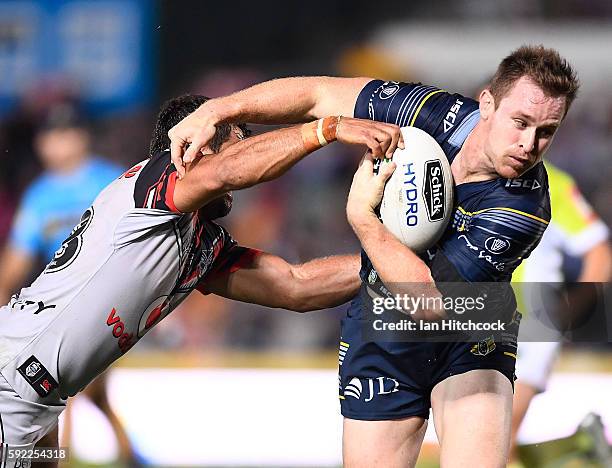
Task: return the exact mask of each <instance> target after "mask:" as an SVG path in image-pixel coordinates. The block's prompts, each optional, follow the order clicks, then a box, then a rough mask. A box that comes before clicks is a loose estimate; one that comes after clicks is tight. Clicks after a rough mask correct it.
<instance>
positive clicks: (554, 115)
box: [484, 77, 565, 179]
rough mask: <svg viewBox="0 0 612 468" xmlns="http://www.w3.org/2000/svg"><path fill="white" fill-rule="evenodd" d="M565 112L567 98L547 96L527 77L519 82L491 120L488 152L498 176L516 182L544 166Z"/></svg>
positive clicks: (487, 141)
mask: <svg viewBox="0 0 612 468" xmlns="http://www.w3.org/2000/svg"><path fill="white" fill-rule="evenodd" d="M489 96H490V94H489ZM564 112H565V97H549V96H546V95H545V94H544V92H543V91H542V90H541V89H540V88H539V87H538V86H537V85H536V84H535V83H533V82H532V81H531V80H529V79H528V78H527V77H523V78H521V79H519V80H518V81H517V82H516V83H515V84H514V87H513V88H512V89H511V90H510V92H508V94H507V95H506V96H504V97H503V98H502V99H501V101H500V102H499V105H498V106H497V109H494V110H492V111H491V113H490V115H489V116H488V118H489V119H490V121H489V122H488V123H489V127H488V128H489V132H488V138H487V139H486V142H485V148H484V151H485V154H486V156H487V157H488V159H489V161H490V163H491V164H492V166H493V168H494V170H495V172H497V174H499V175H500V176H501V177H503V178H507V179H513V178H516V177H520V176H521V175H522V174H524V173H525V172H526V171H528V170H529V169H531V168H532V167H533V166H534V165H535V164H536V163H538V162H540V161H541V160H542V156H543V155H544V153H545V152H546V150H547V149H548V147H549V146H550V144H551V143H552V140H553V137H554V135H555V132H556V131H557V128H558V127H559V125H560V124H561V121H562V120H563V115H564Z"/></svg>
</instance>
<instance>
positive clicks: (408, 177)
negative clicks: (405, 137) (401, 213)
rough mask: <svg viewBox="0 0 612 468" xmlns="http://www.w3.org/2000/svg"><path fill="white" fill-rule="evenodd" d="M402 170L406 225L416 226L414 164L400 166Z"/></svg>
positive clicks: (416, 205)
mask: <svg viewBox="0 0 612 468" xmlns="http://www.w3.org/2000/svg"><path fill="white" fill-rule="evenodd" d="M402 166H403V168H404V176H405V177H404V194H405V195H406V224H407V225H408V226H416V225H417V224H418V223H419V217H418V213H419V204H418V203H417V198H418V190H417V184H416V173H415V172H414V169H413V166H414V163H407V164H402Z"/></svg>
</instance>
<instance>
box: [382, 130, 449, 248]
mask: <svg viewBox="0 0 612 468" xmlns="http://www.w3.org/2000/svg"><path fill="white" fill-rule="evenodd" d="M401 132H402V135H403V137H404V144H405V148H404V149H399V148H398V149H397V150H395V153H393V162H395V164H396V166H397V167H396V169H395V172H394V173H393V175H392V176H391V177H390V178H389V180H388V181H387V184H386V186H385V192H384V195H383V199H382V202H381V205H380V217H381V220H382V222H383V224H384V225H385V226H386V227H387V229H389V231H391V232H392V233H393V234H394V235H395V237H397V238H398V239H399V240H400V242H402V243H403V244H404V245H406V246H408V247H410V248H411V249H412V250H414V251H415V252H422V251H424V250H427V249H428V248H430V247H432V246H433V245H434V244H435V243H436V242H437V241H438V239H440V237H441V236H442V234H443V233H444V230H445V229H446V226H447V225H448V222H449V220H450V217H451V214H452V208H453V176H452V173H451V168H450V164H449V163H448V159H447V158H446V155H445V154H444V151H443V150H442V148H441V147H440V145H438V142H437V141H436V140H435V139H434V138H433V137H432V136H431V135H429V134H428V133H426V132H424V131H423V130H421V129H418V128H415V127H403V128H402V129H401Z"/></svg>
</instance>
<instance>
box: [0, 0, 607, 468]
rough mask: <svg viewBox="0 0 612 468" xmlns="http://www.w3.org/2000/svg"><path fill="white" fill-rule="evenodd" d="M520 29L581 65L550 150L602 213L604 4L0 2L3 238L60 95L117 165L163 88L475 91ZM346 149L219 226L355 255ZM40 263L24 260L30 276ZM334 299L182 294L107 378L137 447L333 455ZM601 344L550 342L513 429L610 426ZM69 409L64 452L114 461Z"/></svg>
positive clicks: (146, 133) (177, 454) (572, 0)
mask: <svg viewBox="0 0 612 468" xmlns="http://www.w3.org/2000/svg"><path fill="white" fill-rule="evenodd" d="M523 43H543V44H544V45H546V46H549V47H555V48H557V49H558V50H559V51H560V52H561V54H562V55H564V56H565V57H566V58H568V59H569V60H570V61H571V62H572V63H573V64H574V65H575V67H576V68H577V70H578V72H579V75H580V78H581V81H582V83H583V87H582V89H581V91H580V95H579V98H578V99H577V101H576V102H575V104H574V107H573V108H572V110H571V112H570V113H569V115H568V117H567V119H566V123H565V124H564V126H563V128H562V130H561V131H560V133H559V135H558V136H557V137H556V140H555V142H554V144H553V147H552V148H551V150H550V151H549V153H548V157H549V159H550V160H552V161H553V162H554V163H556V164H557V165H558V166H559V167H561V168H563V169H565V170H567V171H569V172H570V173H571V174H572V175H573V176H574V177H575V179H576V180H577V182H578V184H579V185H580V187H581V190H582V191H583V193H584V195H585V196H586V197H587V199H588V200H589V201H590V202H591V204H592V205H593V206H594V207H595V209H596V210H597V212H598V213H599V214H600V216H601V217H602V219H603V220H604V221H606V223H607V224H608V225H609V224H610V223H611V222H612V204H611V203H610V202H611V200H612V186H611V185H610V182H609V181H610V178H611V177H612V171H611V165H610V157H611V156H612V53H611V51H610V48H611V47H612V3H611V2H610V1H608V0H589V1H578V0H555V1H552V0H503V1H478V0H455V1H453V2H446V1H438V0H428V1H412V2H407V1H376V2H372V1H367V2H366V1H333V0H326V1H323V0H311V1H308V2H293V1H259V2H255V1H249V2H246V1H240V0H238V1H233V2H204V1H197V0H193V1H186V0H173V1H170V0H166V1H147V0H121V1H119V0H100V1H94V0H91V1H85V0H81V1H77V0H46V1H45V0H15V1H7V0H0V150H1V153H0V243H2V244H5V243H7V239H8V237H9V232H10V228H11V223H12V220H13V216H14V214H15V213H16V211H17V208H18V206H19V203H20V199H21V197H22V195H23V194H24V191H25V190H26V188H27V187H28V185H29V184H30V183H31V182H32V181H33V180H34V179H35V178H36V177H37V176H38V175H40V174H41V171H42V170H43V166H42V164H41V161H40V160H39V158H38V157H37V154H36V150H35V145H34V142H35V134H36V128H37V125H38V122H39V120H40V118H41V116H43V115H45V113H46V112H47V111H48V109H50V108H52V107H53V106H55V105H57V104H58V103H61V102H65V101H67V100H70V101H78V102H80V103H81V104H82V105H83V107H84V109H85V111H86V113H87V117H88V119H89V122H90V124H91V128H92V144H93V150H94V152H95V154H98V155H100V156H102V157H104V158H106V159H107V160H110V161H112V162H114V163H115V164H116V165H118V166H121V167H124V168H128V167H130V166H131V165H132V164H133V163H135V162H137V161H140V160H142V159H144V158H146V157H147V150H148V140H149V137H150V133H151V131H152V125H153V122H154V119H155V115H156V112H157V109H158V108H159V106H160V104H161V103H162V102H163V101H164V100H166V99H168V98H170V97H173V96H176V95H180V94H183V93H187V92H191V93H200V94H205V95H208V96H211V97H214V96H219V95H224V94H228V93H230V92H232V91H235V90H237V89H241V88H244V87H246V86H249V85H251V84H254V83H256V82H260V81H264V80H267V79H271V78H275V77H281V76H291V75H315V74H327V75H345V76H355V75H366V76H372V77H379V78H387V79H396V80H403V81H423V82H426V83H428V84H432V85H436V86H439V87H442V88H444V89H447V90H449V91H455V92H460V93H463V94H465V95H473V93H474V92H475V91H476V90H477V89H478V88H479V87H480V86H481V85H482V84H484V83H485V82H486V81H487V80H488V78H489V77H490V76H491V75H492V73H493V72H494V70H495V68H496V65H497V63H498V62H499V61H500V60H501V59H502V58H503V57H504V56H505V55H507V54H508V53H509V52H510V51H511V50H513V49H514V48H516V47H518V46H519V45H521V44H523ZM257 130H258V131H259V130H261V129H257ZM359 156H360V154H359V151H356V150H355V149H353V148H346V147H342V146H340V145H331V146H330V147H328V148H326V149H324V150H322V151H319V152H318V154H315V155H313V156H312V157H310V158H307V159H306V160H305V161H303V162H302V163H300V164H299V165H298V166H297V167H295V168H294V169H293V170H292V171H291V172H290V173H289V174H287V175H286V176H284V177H283V178H282V179H280V180H278V181H275V182H273V183H269V184H265V185H263V186H260V187H257V188H254V189H249V190H245V191H244V192H240V193H238V194H235V201H234V210H233V212H232V213H231V215H230V216H229V217H228V218H227V219H226V220H224V221H223V224H224V225H225V226H226V227H227V228H228V229H229V230H230V232H231V233H232V234H233V235H234V237H235V238H236V239H237V240H238V241H239V242H240V243H241V244H244V245H248V246H253V247H257V248H259V249H264V250H267V251H270V252H273V253H276V254H279V255H281V256H283V257H285V258H287V259H289V260H290V261H293V262H299V261H304V260H308V259H310V258H313V257H316V256H322V255H328V254H332V253H347V252H355V251H357V250H358V243H357V242H356V239H355V238H354V236H353V235H352V233H351V230H350V228H349V226H348V225H347V223H346V220H345V215H344V202H345V199H346V194H347V192H348V188H349V183H350V180H351V178H352V174H353V171H354V168H355V166H356V163H357V161H358V158H359ZM69 222H70V223H71V224H70V225H74V224H75V223H76V222H73V220H72V219H71V220H69ZM48 228H49V229H52V228H53V227H52V226H49V227H48ZM48 260H49V258H45V256H44V255H41V256H40V257H39V258H37V262H36V266H35V267H34V268H33V269H32V271H31V273H30V275H29V277H30V278H31V277H34V276H36V274H37V273H38V272H39V271H40V269H41V267H42V265H44V264H45V263H46V262H47V261H48ZM343 311H344V307H339V308H337V309H336V310H330V311H325V312H317V313H313V314H309V315H306V316H298V315H296V314H293V313H290V312H286V311H281V310H266V309H263V308H261V307H258V306H252V305H244V304H238V303H233V302H229V301H225V300H223V299H219V298H215V297H203V296H201V295H197V293H196V294H194V295H193V296H192V297H190V298H189V299H188V300H187V301H186V302H185V304H184V305H182V306H181V308H180V309H179V310H177V311H176V312H174V313H173V314H172V315H171V316H169V317H168V318H166V319H165V320H164V322H162V323H161V324H160V325H158V326H157V327H156V328H155V329H154V330H153V332H151V333H149V334H148V335H147V336H146V338H145V339H143V340H142V341H141V342H140V343H139V344H138V345H137V346H136V347H135V348H134V349H133V350H132V351H131V352H130V353H129V354H128V355H127V356H126V357H125V358H124V359H122V360H120V361H119V362H118V364H117V366H116V367H115V369H114V370H113V371H112V372H111V373H110V375H109V376H108V382H107V384H108V394H109V398H110V402H111V404H112V406H113V407H114V408H115V410H116V412H117V414H118V417H119V419H120V421H122V422H123V424H124V426H125V428H126V430H127V435H128V437H129V439H130V441H131V443H132V445H133V447H134V449H135V451H136V452H137V454H138V457H139V458H140V460H141V461H142V462H144V463H147V464H153V465H156V464H157V465H161V464H163V465H215V466H216V465H220V466H221V465H225V466H236V465H238V466H247V465H250V466H338V465H339V464H340V437H341V433H340V427H341V418H340V416H339V404H338V399H337V377H336V371H335V367H336V360H337V357H336V355H337V351H336V347H337V343H338V339H339V334H338V332H339V318H340V317H341V316H342V314H343ZM84 313H85V311H84ZM610 350H612V348H611V347H610V345H609V344H596V345H589V346H585V345H581V346H577V345H573V346H571V347H566V348H565V349H564V355H563V356H562V359H561V361H560V362H559V364H558V368H557V372H556V373H555V376H554V377H553V380H552V382H551V385H550V391H549V392H548V393H545V394H543V395H541V396H539V397H538V398H537V399H536V401H535V403H534V406H533V407H532V409H531V410H530V413H529V415H528V417H527V421H526V425H525V427H524V429H523V431H522V434H521V437H522V439H523V440H524V441H525V442H539V441H543V440H548V439H553V438H557V437H562V436H566V435H569V434H571V433H573V431H574V430H575V428H576V426H577V424H578V423H579V422H580V420H581V419H582V417H583V416H584V415H585V414H586V413H588V412H589V411H592V410H595V411H596V412H598V413H599V414H601V416H602V417H603V419H604V422H605V423H606V424H607V426H608V439H609V440H610V441H612V403H611V399H610V397H609V395H611V394H612V373H611V372H612V358H611V356H610ZM71 418H72V421H73V423H72V430H71V439H72V447H73V452H72V454H73V459H74V461H77V459H78V460H80V461H81V462H89V463H106V464H112V463H114V460H115V458H116V456H117V453H118V452H117V451H118V445H117V442H116V440H115V439H114V436H113V433H112V431H110V430H109V427H108V423H107V422H106V421H105V420H104V418H102V417H101V416H100V415H99V414H98V412H97V409H96V408H95V407H93V406H92V405H90V403H88V401H87V399H86V398H81V399H78V400H77V403H76V404H75V406H74V408H73V411H72V416H71ZM428 440H429V441H431V442H433V441H435V437H434V436H432V435H431V434H430V435H429V436H428Z"/></svg>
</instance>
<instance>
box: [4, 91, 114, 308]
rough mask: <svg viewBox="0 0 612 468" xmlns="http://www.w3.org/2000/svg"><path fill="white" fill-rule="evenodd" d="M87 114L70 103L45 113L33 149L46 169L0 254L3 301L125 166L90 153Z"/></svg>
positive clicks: (46, 258)
mask: <svg viewBox="0 0 612 468" xmlns="http://www.w3.org/2000/svg"><path fill="white" fill-rule="evenodd" d="M85 124H86V122H85V120H84V117H83V116H82V115H81V114H80V112H79V110H78V108H77V106H76V105H75V104H74V103H71V102H61V103H57V104H54V105H53V106H52V107H51V108H50V109H49V110H48V112H47V114H46V115H45V116H44V117H43V118H42V120H41V122H40V126H39V128H38V129H37V130H36V132H35V136H34V148H35V150H36V153H37V155H38V156H39V158H40V160H41V162H42V164H43V166H44V168H45V171H44V173H43V174H42V175H40V176H39V177H38V178H37V179H36V180H34V182H32V184H31V185H30V186H29V187H28V188H27V190H26V192H25V194H24V196H23V198H22V200H21V203H20V207H19V210H18V212H17V216H16V218H15V220H14V222H13V226H12V229H11V232H10V236H9V240H8V242H7V245H6V247H5V249H4V252H3V254H2V257H1V258H0V302H2V303H3V304H4V303H7V302H8V300H9V298H10V295H11V294H13V293H14V292H16V290H17V289H18V288H19V287H21V286H22V285H23V283H24V282H25V281H26V279H27V278H28V277H29V275H30V274H31V273H32V270H33V269H34V267H35V266H37V260H38V259H43V260H44V261H45V262H47V261H49V260H50V259H51V258H52V257H53V254H54V252H55V250H56V249H57V248H58V247H59V246H60V245H61V243H62V241H63V240H64V239H65V238H66V237H68V235H69V234H70V231H71V230H72V228H73V227H74V226H75V225H76V224H77V222H78V221H79V218H80V216H81V214H82V213H83V211H84V210H85V209H86V208H87V207H88V206H89V205H90V204H91V202H93V200H94V198H95V197H96V195H97V194H98V192H100V190H102V188H104V187H105V186H106V185H107V184H108V183H109V182H110V181H111V180H113V179H114V178H115V177H118V176H119V175H120V174H121V168H120V167H118V166H116V165H115V164H112V163H110V162H107V161H105V160H104V159H101V158H99V157H95V156H93V155H91V154H90V150H89V146H90V134H89V132H88V130H87V129H86V126H85Z"/></svg>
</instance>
